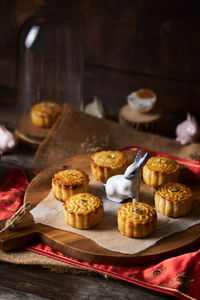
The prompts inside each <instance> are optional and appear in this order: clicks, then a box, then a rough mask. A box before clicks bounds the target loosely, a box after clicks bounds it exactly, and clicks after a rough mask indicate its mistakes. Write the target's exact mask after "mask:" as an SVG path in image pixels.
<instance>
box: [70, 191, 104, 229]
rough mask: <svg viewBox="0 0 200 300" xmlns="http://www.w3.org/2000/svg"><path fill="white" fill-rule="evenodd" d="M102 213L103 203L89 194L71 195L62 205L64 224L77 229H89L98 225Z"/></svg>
mask: <svg viewBox="0 0 200 300" xmlns="http://www.w3.org/2000/svg"><path fill="white" fill-rule="evenodd" d="M103 212H104V209H103V201H102V200H101V199H100V198H99V197H98V196H96V195H94V194H90V193H80V194H77V195H73V196H71V197H69V198H68V199H67V200H66V201H65V203H64V217H65V221H66V223H67V224H68V225H70V226H72V227H75V228H78V229H89V228H91V227H94V226H95V225H97V224H98V223H100V221H101V219H102V216H103Z"/></svg>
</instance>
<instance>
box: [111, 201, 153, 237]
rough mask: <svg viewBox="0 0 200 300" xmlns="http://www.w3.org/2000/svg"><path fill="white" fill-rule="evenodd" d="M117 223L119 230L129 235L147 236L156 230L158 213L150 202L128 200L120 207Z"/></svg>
mask: <svg viewBox="0 0 200 300" xmlns="http://www.w3.org/2000/svg"><path fill="white" fill-rule="evenodd" d="M117 223H118V229H119V231H120V232H121V233H122V234H124V235H126V236H127V237H130V238H145V237H147V236H149V235H151V234H152V233H153V232H154V231H155V229H156V224H157V214H156V211H155V209H154V208H153V207H151V206H150V205H148V204H145V203H141V202H128V203H125V204H123V205H122V206H121V207H120V208H119V210H118V215H117Z"/></svg>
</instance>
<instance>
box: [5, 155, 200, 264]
mask: <svg viewBox="0 0 200 300" xmlns="http://www.w3.org/2000/svg"><path fill="white" fill-rule="evenodd" d="M63 165H65V166H68V167H69V168H77V169H80V170H85V171H86V172H87V173H88V174H90V155H89V154H88V155H80V156H75V157H72V158H70V159H66V160H65V161H64V162H62V163H60V164H58V165H56V166H53V167H51V168H50V169H47V170H45V171H43V172H41V173H40V174H39V175H37V176H36V177H35V178H34V179H33V181H32V182H31V183H30V185H29V187H28V189H27V192H26V194H25V200H24V201H25V202H30V203H31V209H32V208H33V207H35V206H36V205H37V204H38V203H39V202H40V201H41V200H43V199H44V198H45V197H46V196H47V195H48V194H49V191H50V189H51V178H52V175H53V174H54V173H55V172H56V171H57V170H59V169H60V168H61V167H62V166H63ZM195 189H199V190H200V188H197V185H196V186H195ZM196 192H197V191H196ZM1 225H3V224H2V222H1ZM39 241H42V242H44V243H46V244H47V245H49V246H50V247H52V248H53V249H55V250H57V251H60V252H62V253H64V254H67V255H68V256H72V257H75V258H78V259H81V260H85V261H89V262H95V263H101V264H109V265H110V264H112V265H146V264H149V263H151V264H152V263H155V262H157V261H159V260H161V259H164V258H167V257H170V256H174V255H179V254H181V253H184V252H185V251H189V250H190V251H191V249H192V247H195V246H196V245H197V244H198V243H199V242H200V224H198V225H195V226H192V227H190V228H189V229H187V230H185V231H183V232H180V233H176V234H173V235H171V236H169V237H167V238H165V239H162V240H161V241H159V242H158V243H157V244H156V245H154V246H152V247H150V248H148V249H146V250H144V251H142V252H140V253H137V254H134V255H131V254H121V253H117V252H112V251H109V250H107V249H105V248H102V247H100V246H99V245H97V244H96V243H95V242H93V241H92V240H89V239H88V238H86V237H84V236H81V235H78V234H75V233H71V232H67V231H63V230H59V229H54V228H52V227H49V226H46V225H42V224H34V222H33V219H32V215H31V214H30V213H27V214H26V216H25V217H24V218H23V221H21V223H20V224H19V225H18V226H17V228H16V230H15V231H9V232H6V233H3V234H1V236H0V248H1V249H2V250H4V251H8V250H11V249H14V248H16V247H20V246H24V245H26V244H31V243H33V242H39Z"/></svg>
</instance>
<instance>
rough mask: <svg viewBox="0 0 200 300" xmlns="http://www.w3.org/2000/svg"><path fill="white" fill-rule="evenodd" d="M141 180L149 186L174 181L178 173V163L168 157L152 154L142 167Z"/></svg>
mask: <svg viewBox="0 0 200 300" xmlns="http://www.w3.org/2000/svg"><path fill="white" fill-rule="evenodd" d="M142 173H143V180H144V182H145V183H146V184H147V185H149V186H151V187H154V188H156V187H158V186H159V185H162V184H164V183H167V182H175V181H177V179H178V176H179V173H180V166H179V164H178V163H177V162H176V161H175V160H173V159H171V158H168V157H164V156H153V157H151V158H149V160H148V161H147V163H146V165H145V166H144V167H143V172H142Z"/></svg>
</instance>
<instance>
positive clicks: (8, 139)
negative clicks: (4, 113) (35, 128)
mask: <svg viewBox="0 0 200 300" xmlns="http://www.w3.org/2000/svg"><path fill="white" fill-rule="evenodd" d="M15 146H16V139H15V137H14V135H13V134H12V133H11V132H10V131H9V130H7V129H6V128H5V126H3V125H0V155H2V154H3V153H4V152H7V151H10V150H11V149H13V148H14V147H15Z"/></svg>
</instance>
